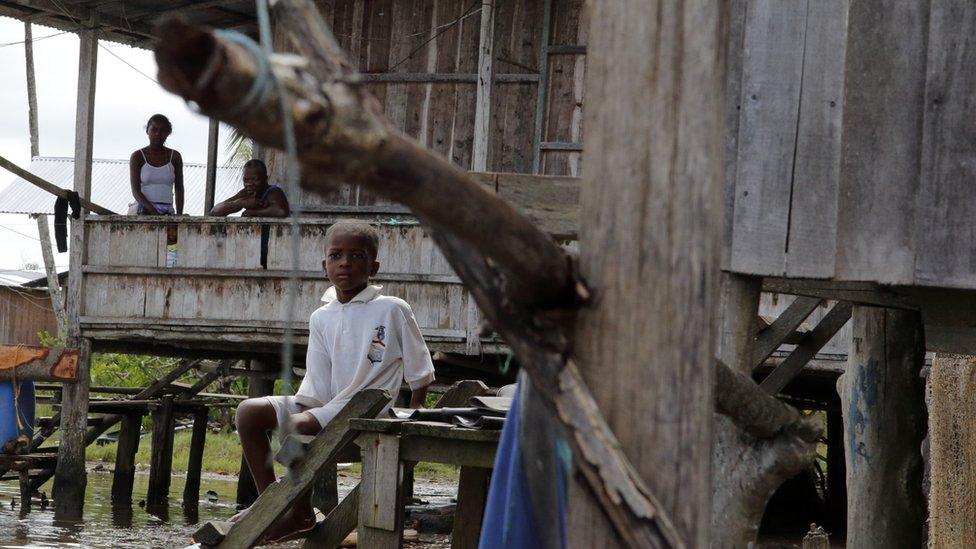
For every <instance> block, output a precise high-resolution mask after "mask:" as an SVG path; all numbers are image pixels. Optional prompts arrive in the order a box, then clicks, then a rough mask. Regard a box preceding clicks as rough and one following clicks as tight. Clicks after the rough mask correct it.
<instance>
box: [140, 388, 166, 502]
mask: <svg viewBox="0 0 976 549" xmlns="http://www.w3.org/2000/svg"><path fill="white" fill-rule="evenodd" d="M152 426H153V430H152V456H151V458H150V461H149V490H148V492H147V493H146V506H147V507H149V506H152V505H166V502H167V500H168V499H169V484H170V477H171V476H172V473H173V395H167V396H164V397H163V398H162V399H160V402H159V408H157V409H155V410H153V413H152Z"/></svg>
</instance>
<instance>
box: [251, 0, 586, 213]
mask: <svg viewBox="0 0 976 549" xmlns="http://www.w3.org/2000/svg"><path fill="white" fill-rule="evenodd" d="M316 4H317V5H318V6H319V10H320V11H321V12H322V14H323V17H324V18H325V20H326V22H327V23H329V24H330V25H331V26H332V28H333V30H334V32H335V34H336V37H337V38H338V40H339V42H340V44H341V45H342V47H343V48H344V49H345V50H346V51H347V52H348V53H349V54H350V56H351V57H352V58H353V59H354V60H356V62H357V63H358V68H359V70H360V72H362V73H364V74H366V75H367V77H376V78H379V77H383V78H386V79H395V78H398V77H399V78H403V77H404V75H412V76H417V75H475V74H477V73H478V44H479V33H480V23H481V18H480V5H481V2H480V1H478V2H473V1H472V0H319V1H318V2H316ZM544 5H545V2H544V0H530V1H526V2H523V1H511V0H503V1H497V2H496V3H495V16H494V20H495V26H494V56H493V64H492V66H493V70H494V73H495V81H494V84H493V86H492V90H491V114H490V123H489V134H490V139H489V150H488V166H487V170H488V171H491V172H512V173H532V163H533V131H534V126H535V105H536V102H537V100H538V93H539V83H538V82H539V71H540V59H539V58H540V55H541V48H540V46H541V44H540V41H541V39H542V34H543V32H542V31H543V29H542V25H543V19H544V17H543V11H544ZM551 9H552V13H551V18H550V30H551V33H550V40H549V43H550V44H551V45H585V42H586V29H587V27H588V25H587V24H586V19H585V15H584V14H585V10H584V8H583V0H552V8H551ZM275 47H276V48H278V49H289V46H288V44H287V42H286V40H285V39H284V38H283V36H276V40H275ZM584 68H585V54H582V53H571V54H566V53H562V54H553V55H551V56H550V59H549V63H548V67H547V71H546V74H547V76H548V78H547V88H546V97H547V99H548V100H547V101H546V104H545V109H544V111H543V112H544V116H545V121H544V124H543V132H542V135H541V138H542V141H543V142H551V141H554V142H560V143H562V142H565V143H580V142H582V108H583V95H582V94H583V73H584ZM398 75H399V76H398ZM365 86H366V87H367V89H368V90H369V91H370V92H371V93H373V94H374V95H375V96H376V97H377V98H378V99H379V101H380V103H381V104H383V105H384V108H385V112H386V114H387V116H388V117H389V118H390V120H391V121H392V122H393V124H394V126H396V127H397V128H399V129H400V130H402V131H403V132H404V133H406V134H407V135H409V136H411V137H413V138H415V139H417V140H418V141H419V142H420V143H422V144H424V145H425V146H427V147H429V148H430V149H432V150H434V151H437V152H438V153H440V154H442V155H444V156H445V157H446V158H447V159H449V160H450V161H451V162H453V163H454V164H456V165H457V166H459V167H462V168H464V169H468V170H470V169H472V148H473V143H474V121H475V97H476V82H475V80H474V79H468V80H465V81H460V82H443V81H441V82H393V81H384V82H375V81H374V82H368V83H367V84H365ZM580 157H581V153H580V152H578V151H569V152H567V151H556V150H551V151H543V153H542V165H541V166H540V170H539V172H540V173H543V174H547V175H570V176H577V175H578V174H579V169H580ZM268 163H269V169H270V170H271V172H272V180H275V179H281V178H283V177H284V166H283V163H282V162H280V161H279V159H278V155H277V154H276V153H275V152H274V151H270V152H269V158H268ZM301 203H302V205H303V207H304V209H305V210H306V211H309V212H316V211H323V210H330V211H335V208H336V207H337V206H339V207H348V209H349V210H350V211H358V212H370V211H383V212H387V211H403V210H402V208H401V207H399V206H398V205H394V204H393V203H391V202H390V201H389V200H387V199H384V198H382V197H378V196H375V195H373V194H372V193H370V192H368V191H367V190H365V189H360V188H357V187H354V186H349V185H341V184H339V185H337V186H336V190H335V191H334V192H332V193H330V194H328V195H325V196H323V195H317V194H311V193H303V195H302V197H301Z"/></svg>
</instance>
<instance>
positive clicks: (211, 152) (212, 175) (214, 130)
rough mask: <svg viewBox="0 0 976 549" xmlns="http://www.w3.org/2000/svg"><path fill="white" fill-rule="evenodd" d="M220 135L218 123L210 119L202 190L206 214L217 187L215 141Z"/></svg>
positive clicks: (210, 206)
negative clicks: (205, 171)
mask: <svg viewBox="0 0 976 549" xmlns="http://www.w3.org/2000/svg"><path fill="white" fill-rule="evenodd" d="M219 136H220V123H219V122H218V121H217V119H216V118H211V119H210V133H209V134H208V137H207V183H206V187H205V188H204V191H203V215H208V214H209V213H210V210H212V209H213V207H214V195H215V193H216V189H217V142H218V138H219Z"/></svg>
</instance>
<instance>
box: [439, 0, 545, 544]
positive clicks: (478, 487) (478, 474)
mask: <svg viewBox="0 0 976 549" xmlns="http://www.w3.org/2000/svg"><path fill="white" fill-rule="evenodd" d="M548 1H550V0H547V2H548ZM490 477H491V469H484V468H482V467H461V473H460V476H459V477H458V494H457V508H456V509H457V511H456V512H455V515H454V529H453V530H452V532H451V549H477V548H478V538H479V536H480V535H481V519H482V516H483V515H484V514H485V499H486V498H487V496H488V479H489V478H490Z"/></svg>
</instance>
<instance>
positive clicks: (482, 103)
mask: <svg viewBox="0 0 976 549" xmlns="http://www.w3.org/2000/svg"><path fill="white" fill-rule="evenodd" d="M478 40H479V41H478V91H477V95H476V97H475V110H474V145H473V148H472V153H471V170H472V171H476V172H483V171H487V169H488V146H489V143H490V142H491V134H490V131H491V86H492V81H493V80H494V76H495V71H494V66H493V63H492V62H493V60H494V57H495V2H494V0H484V1H483V2H482V3H481V34H480V35H479V39H478ZM353 59H356V57H353Z"/></svg>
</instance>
